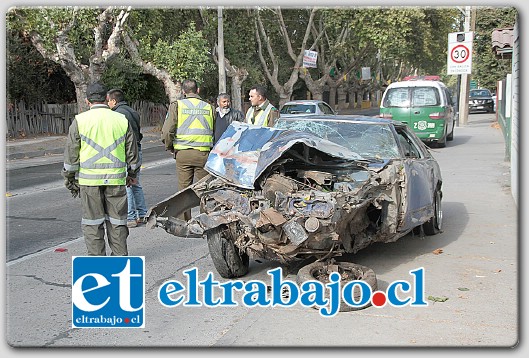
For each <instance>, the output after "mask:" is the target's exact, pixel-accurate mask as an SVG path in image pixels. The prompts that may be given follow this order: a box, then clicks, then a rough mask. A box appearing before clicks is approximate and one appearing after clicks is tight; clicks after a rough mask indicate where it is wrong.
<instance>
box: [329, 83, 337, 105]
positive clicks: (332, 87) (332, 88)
mask: <svg viewBox="0 0 529 358" xmlns="http://www.w3.org/2000/svg"><path fill="white" fill-rule="evenodd" d="M329 105H330V106H331V107H332V108H333V109H336V86H335V85H334V84H332V85H329Z"/></svg>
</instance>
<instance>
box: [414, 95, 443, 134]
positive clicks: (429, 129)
mask: <svg viewBox="0 0 529 358" xmlns="http://www.w3.org/2000/svg"><path fill="white" fill-rule="evenodd" d="M442 102H443V101H442V99H441V92H440V91H439V89H438V88H437V87H434V86H424V87H414V88H413V89H412V92H411V108H410V123H409V124H410V127H411V128H413V130H414V131H415V133H416V134H417V136H418V137H419V138H421V139H423V140H425V139H441V138H443V137H444V134H445V118H446V116H447V113H446V108H445V107H444V106H443V103H442Z"/></svg>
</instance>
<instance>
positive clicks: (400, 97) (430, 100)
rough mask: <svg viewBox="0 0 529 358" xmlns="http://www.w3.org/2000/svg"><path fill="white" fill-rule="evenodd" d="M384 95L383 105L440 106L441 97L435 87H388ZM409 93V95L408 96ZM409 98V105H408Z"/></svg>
mask: <svg viewBox="0 0 529 358" xmlns="http://www.w3.org/2000/svg"><path fill="white" fill-rule="evenodd" d="M387 91H388V92H387V94H386V96H385V97H384V103H383V106H384V107H386V108H387V107H410V106H411V107H426V106H440V105H441V104H440V103H441V98H440V96H439V91H438V90H437V88H435V87H401V88H390V89H388V90H387ZM410 93H411V96H410ZM410 99H411V105H410Z"/></svg>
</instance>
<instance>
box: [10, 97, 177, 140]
mask: <svg viewBox="0 0 529 358" xmlns="http://www.w3.org/2000/svg"><path fill="white" fill-rule="evenodd" d="M130 106H131V107H132V108H134V110H136V111H137V112H138V113H139V114H140V118H141V126H142V127H144V126H159V127H160V128H161V126H162V125H163V121H164V119H165V114H166V113H167V107H166V105H164V104H160V103H152V102H145V101H138V102H134V103H131V104H130ZM77 113H78V108H77V103H70V104H49V103H36V104H27V103H25V102H23V101H21V102H17V103H10V104H8V105H7V109H6V137H7V138H20V137H25V136H28V135H35V134H67V133H68V128H69V127H70V124H71V123H72V120H73V118H74V117H75V115H76V114H77Z"/></svg>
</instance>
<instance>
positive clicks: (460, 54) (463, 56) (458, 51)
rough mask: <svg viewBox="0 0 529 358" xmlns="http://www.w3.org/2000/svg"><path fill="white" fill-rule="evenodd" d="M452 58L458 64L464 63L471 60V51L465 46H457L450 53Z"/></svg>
mask: <svg viewBox="0 0 529 358" xmlns="http://www.w3.org/2000/svg"><path fill="white" fill-rule="evenodd" d="M450 58H451V59H452V61H454V62H456V63H463V62H465V61H466V60H468V59H469V58H470V51H469V50H468V47H466V46H465V45H457V46H455V47H454V48H453V49H452V51H451V52H450Z"/></svg>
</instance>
